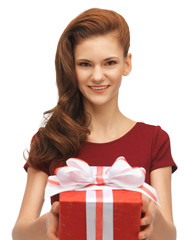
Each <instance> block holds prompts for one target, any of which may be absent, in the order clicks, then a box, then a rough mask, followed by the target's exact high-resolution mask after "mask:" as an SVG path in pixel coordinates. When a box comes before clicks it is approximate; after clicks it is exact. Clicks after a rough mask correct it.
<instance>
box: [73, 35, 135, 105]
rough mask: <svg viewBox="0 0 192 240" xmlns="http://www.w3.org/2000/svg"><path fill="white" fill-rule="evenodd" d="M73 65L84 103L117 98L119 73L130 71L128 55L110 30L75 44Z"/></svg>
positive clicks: (96, 102)
mask: <svg viewBox="0 0 192 240" xmlns="http://www.w3.org/2000/svg"><path fill="white" fill-rule="evenodd" d="M74 57H75V69H76V75H77V80H78V85H79V89H80V91H81V93H82V94H83V96H84V104H85V106H86V104H91V105H103V104H105V103H107V102H110V101H111V102H113V100H114V101H117V100H118V92H119V87H120V85H121V80H122V76H125V75H128V74H129V73H130V71H131V55H130V54H129V55H128V56H127V57H124V55H123V47H122V46H121V45H120V43H119V41H118V40H117V38H116V37H115V35H114V34H112V33H109V34H106V35H101V36H94V37H91V38H88V39H85V40H82V41H81V42H80V43H78V44H77V45H76V46H75V49H74Z"/></svg>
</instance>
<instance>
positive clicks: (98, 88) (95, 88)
mask: <svg viewBox="0 0 192 240" xmlns="http://www.w3.org/2000/svg"><path fill="white" fill-rule="evenodd" d="M107 87H108V86H105V87H91V88H92V89H94V90H101V89H105V88H107Z"/></svg>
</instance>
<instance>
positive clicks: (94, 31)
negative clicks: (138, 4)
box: [12, 9, 177, 240]
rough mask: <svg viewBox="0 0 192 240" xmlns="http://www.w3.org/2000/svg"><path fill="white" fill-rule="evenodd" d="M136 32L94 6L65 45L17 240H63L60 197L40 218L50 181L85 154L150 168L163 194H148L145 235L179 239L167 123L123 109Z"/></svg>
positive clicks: (30, 164)
mask: <svg viewBox="0 0 192 240" xmlns="http://www.w3.org/2000/svg"><path fill="white" fill-rule="evenodd" d="M129 45H130V34H129V28H128V25H127V23H126V21H125V20H124V18H123V17H122V16H121V15H119V14H117V13H116V12H114V11H109V10H103V9H90V10H87V11H85V12H83V13H82V14H80V15H79V16H77V17H76V18H75V19H74V20H73V21H72V22H71V23H70V24H69V25H68V26H67V28H66V29H65V30H64V32H63V34H62V35H61V38H60V40H59V43H58V47H57V52H56V58H55V66H56V81H57V87H58V95H59V98H58V103H57V105H56V107H55V108H53V109H51V110H50V111H47V112H46V113H45V114H46V122H45V124H44V127H41V128H40V129H39V130H38V132H37V133H36V134H35V135H34V137H33V139H32V142H31V149H30V152H29V158H28V161H27V163H26V164H25V169H26V170H27V172H28V179H27V185H26V190H25V194H24V198H23V202H22V206H21V210H20V213H19V216H18V219H17V222H16V224H15V227H14V229H13V233H12V236H13V239H14V240H34V239H35V240H47V239H50V240H58V239H59V238H58V215H59V203H58V200H59V197H58V195H56V196H54V197H52V199H51V201H52V208H51V210H50V212H48V213H46V214H44V215H42V216H40V212H41V208H42V205H43V199H44V190H45V186H46V183H47V178H48V176H49V175H52V174H53V172H54V169H55V168H56V167H59V166H63V165H65V161H66V160H67V159H68V158H70V157H77V158H80V159H83V160H84V161H86V162H87V163H88V164H89V165H93V166H99V165H100V166H110V165H112V164H113V162H114V161H115V159H116V158H118V157H119V156H124V157H125V158H126V159H127V161H128V162H129V164H130V165H131V166H132V167H134V166H139V167H144V168H145V169H146V182H147V183H149V184H151V185H152V187H154V188H155V189H156V191H157V194H158V197H159V201H160V207H158V206H157V205H156V204H155V203H154V202H153V201H151V200H150V199H148V198H147V197H145V196H142V201H143V204H142V211H143V214H142V218H141V226H142V227H141V229H142V230H141V231H140V233H139V234H138V239H150V240H162V239H163V240H175V239H176V229H175V226H174V223H173V217H172V203H171V173H172V172H174V171H175V170H176V168H177V166H176V164H175V163H174V161H173V159H172V156H171V151H170V141H169V136H168V135H167V133H166V132H165V131H163V130H162V129H161V127H159V126H153V125H149V124H146V123H142V122H135V121H133V120H131V119H129V118H127V117H126V116H124V115H123V114H122V113H121V112H120V110H119V107H118V94H119V88H120V85H121V80H122V76H127V75H129V73H130V72H131V67H132V66H131V54H130V53H129Z"/></svg>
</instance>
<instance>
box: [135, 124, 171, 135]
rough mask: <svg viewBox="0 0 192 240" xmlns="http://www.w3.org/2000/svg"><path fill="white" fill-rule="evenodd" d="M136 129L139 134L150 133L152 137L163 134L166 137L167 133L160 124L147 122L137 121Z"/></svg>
mask: <svg viewBox="0 0 192 240" xmlns="http://www.w3.org/2000/svg"><path fill="white" fill-rule="evenodd" d="M137 124H138V129H139V131H140V132H141V134H142V133H143V134H148V135H149V134H150V135H152V136H153V137H157V136H164V137H168V133H167V132H166V131H165V130H164V129H162V127H161V126H159V125H152V124H147V123H144V122H138V123H137Z"/></svg>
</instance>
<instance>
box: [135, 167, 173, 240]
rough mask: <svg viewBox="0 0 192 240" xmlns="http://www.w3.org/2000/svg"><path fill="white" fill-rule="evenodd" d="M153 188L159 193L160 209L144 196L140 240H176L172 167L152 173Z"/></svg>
mask: <svg viewBox="0 0 192 240" xmlns="http://www.w3.org/2000/svg"><path fill="white" fill-rule="evenodd" d="M150 177H151V186H152V187H154V188H155V189H156V191H157V194H158V197H159V201H160V207H158V206H157V205H156V204H155V203H154V202H152V201H151V200H149V199H148V198H147V197H145V196H143V209H142V210H143V213H144V217H143V218H142V219H141V226H143V227H144V230H143V231H141V232H140V233H139V239H150V240H162V239H163V240H175V239H176V228H175V226H174V223H173V217H172V201H171V167H165V168H160V169H156V170H154V171H152V172H151V176H150Z"/></svg>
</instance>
